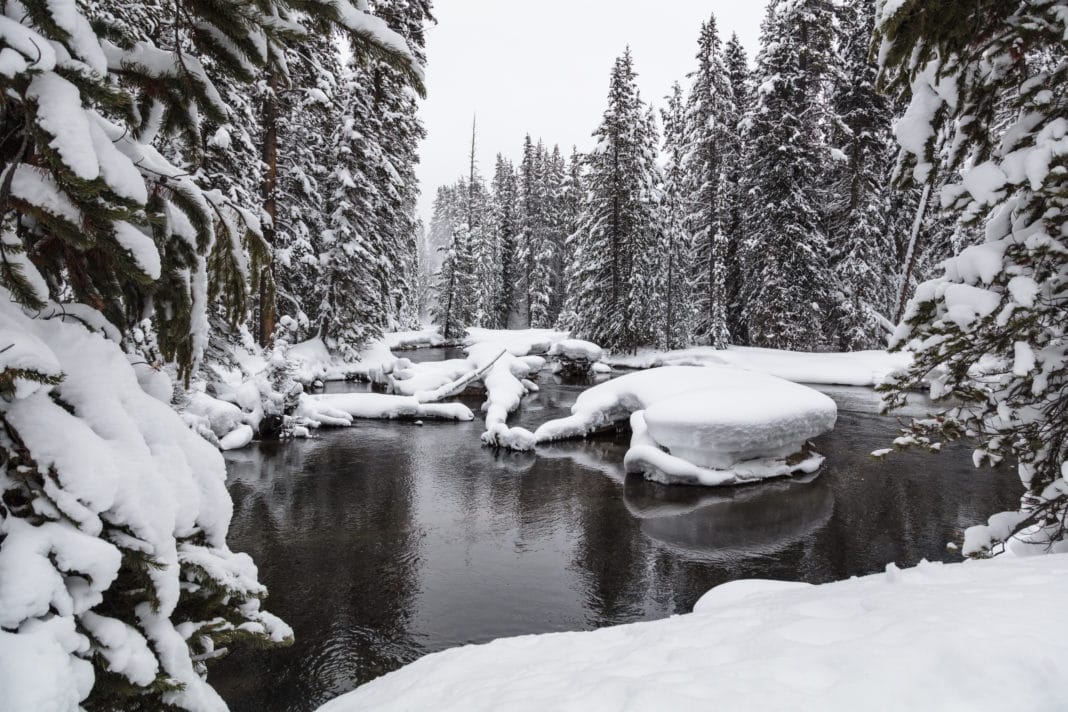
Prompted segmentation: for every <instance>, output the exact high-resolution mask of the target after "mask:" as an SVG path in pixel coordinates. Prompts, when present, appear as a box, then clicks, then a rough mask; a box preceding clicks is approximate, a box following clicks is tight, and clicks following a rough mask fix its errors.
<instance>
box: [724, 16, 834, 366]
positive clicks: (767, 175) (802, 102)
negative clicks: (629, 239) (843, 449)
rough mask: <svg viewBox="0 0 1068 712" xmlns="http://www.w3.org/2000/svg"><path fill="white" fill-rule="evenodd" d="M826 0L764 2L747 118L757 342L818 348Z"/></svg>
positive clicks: (826, 278) (830, 20) (750, 293)
mask: <svg viewBox="0 0 1068 712" xmlns="http://www.w3.org/2000/svg"><path fill="white" fill-rule="evenodd" d="M833 32H834V5H833V3H832V2H830V0H779V1H777V2H772V3H771V4H769V6H768V12H767V16H766V17H765V20H764V23H763V26H762V32H761V50H760V55H759V57H758V59H757V65H758V76H757V79H756V82H757V83H758V84H759V89H758V90H757V92H756V97H755V99H754V102H753V107H752V109H751V111H750V113H749V115H748V116H747V117H746V121H747V124H748V130H749V139H748V140H749V175H750V178H749V194H748V212H747V214H746V221H745V224H746V228H745V229H746V236H745V239H746V243H745V258H744V261H745V263H746V267H745V269H746V273H747V274H746V287H747V288H746V299H745V303H746V304H745V308H746V314H745V315H746V322H747V330H748V335H749V339H750V342H751V343H752V344H753V345H755V346H766V347H771V348H781V349H796V350H819V349H822V348H826V347H827V343H826V340H825V339H824V336H823V334H824V328H823V323H824V314H825V310H826V305H827V304H828V302H829V296H828V295H829V292H830V280H831V277H830V274H829V270H828V265H827V254H828V245H827V235H826V232H825V230H824V226H823V215H822V204H823V194H822V191H821V190H820V189H819V186H820V185H821V181H822V179H823V176H824V174H825V170H826V165H827V158H828V150H827V148H828V147H827V143H826V135H825V134H826V126H825V125H824V122H823V121H822V119H821V117H824V116H826V114H827V107H826V104H825V92H824V82H825V80H826V76H827V62H828V59H829V57H830V56H831V52H832V47H831V41H832V37H833Z"/></svg>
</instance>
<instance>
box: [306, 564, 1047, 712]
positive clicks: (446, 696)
mask: <svg viewBox="0 0 1068 712" xmlns="http://www.w3.org/2000/svg"><path fill="white" fill-rule="evenodd" d="M1007 597H1011V598H1012V599H1013V600H1011V601H1010V600H1006V599H1007ZM1066 598H1068V555H1066V554H1055V555H1050V556H1041V557H1030V558H1025V559H1011V558H1007V557H999V558H997V559H993V560H989V561H969V562H966V563H962V564H931V563H921V564H920V565H919V566H917V567H915V568H912V569H905V570H900V569H898V568H897V567H896V566H894V565H893V564H890V565H889V566H887V570H886V573H880V574H875V575H871V576H864V577H862V578H854V579H849V580H847V581H839V582H836V583H830V584H824V585H821V586H808V585H805V584H784V583H783V582H775V581H736V582H732V583H727V584H724V585H723V586H719V587H717V588H714V589H712V590H711V591H710V592H709V593H707V594H706V595H705V596H704V597H703V598H702V599H701V600H700V601H699V602H698V604H697V606H695V612H694V613H691V614H688V615H681V616H672V617H671V618H667V619H665V620H659V621H653V622H648V623H632V624H629V625H620V626H613V627H609V628H602V629H600V630H595V631H591V632H574V633H553V634H546V635H529V636H523V637H518V638H504V639H501V640H496V641H493V642H492V643H489V644H486V645H468V646H465V647H461V648H453V649H451V650H446V651H444V652H440V653H435V654H433V655H428V656H426V657H424V658H422V659H421V660H418V661H416V662H415V663H412V664H411V665H408V666H406V667H404V668H402V669H400V670H398V671H397V672H394V673H391V674H389V675H386V676H384V677H381V678H379V679H377V680H373V681H371V682H369V683H367V684H366V685H364V686H362V687H360V688H358V689H357V690H355V691H354V692H351V693H349V694H347V695H344V696H342V697H340V698H338V699H336V700H333V701H332V702H329V703H327V704H326V705H325V706H323V707H322V708H320V712H350V711H355V710H377V711H378V712H390V711H391V710H406V711H407V712H415V711H417V710H435V712H449V711H450V710H463V711H464V712H483V711H487V712H488V711H489V710H494V711H495V710H510V711H512V712H528V711H529V712H535V711H539V712H540V710H583V711H584V712H601V711H602V710H604V711H605V712H607V711H609V710H622V709H626V710H629V711H630V712H645V711H646V710H648V711H649V712H659V711H660V710H697V709H700V710H713V709H714V710H795V711H802V712H803V711H805V710H820V711H821V712H822V711H824V710H873V709H874V710H991V711H993V710H1008V709H1019V710H1054V709H1068V676H1065V675H1063V674H1062V673H1061V672H1060V671H1061V670H1063V664H1062V663H1061V662H1058V661H1063V660H1065V659H1068V636H1065V635H1064V631H1065V630H1066V629H1068V609H1066V608H1065V606H1064V601H1065V600H1066ZM1021 604H1022V605H1021ZM1036 622H1040V624H1037V625H1036Z"/></svg>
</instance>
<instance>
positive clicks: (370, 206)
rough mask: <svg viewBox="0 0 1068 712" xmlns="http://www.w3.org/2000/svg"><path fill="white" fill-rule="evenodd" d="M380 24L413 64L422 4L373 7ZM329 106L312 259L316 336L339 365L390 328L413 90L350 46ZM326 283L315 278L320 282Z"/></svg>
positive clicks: (402, 292) (404, 285)
mask: <svg viewBox="0 0 1068 712" xmlns="http://www.w3.org/2000/svg"><path fill="white" fill-rule="evenodd" d="M373 10H374V11H375V12H376V13H378V14H381V16H382V17H381V19H382V21H384V22H386V23H387V24H386V26H387V27H389V29H390V30H391V31H394V32H395V33H396V36H397V37H400V38H402V41H403V42H404V43H405V47H407V48H408V51H409V52H410V53H411V56H413V57H414V59H415V61H416V62H418V63H421V62H423V60H424V56H423V51H422V43H423V35H422V32H423V30H422V28H423V23H424V22H426V21H429V20H430V19H431V18H430V16H429V3H424V2H412V3H409V2H403V1H401V0H381V1H380V2H377V3H374V4H373ZM352 49H353V54H352V57H351V61H350V62H349V64H348V66H347V67H346V71H345V72H344V74H343V79H342V83H341V87H340V88H339V91H338V99H339V101H340V102H341V105H342V106H341V112H340V113H341V116H340V120H338V121H337V122H336V123H335V124H334V130H333V136H334V139H333V141H334V148H333V154H332V155H334V156H336V159H335V165H334V167H333V173H332V177H331V178H330V179H328V181H327V185H328V186H330V187H329V192H328V195H329V200H328V203H327V205H328V212H329V214H330V220H329V223H328V226H327V227H328V229H327V230H326V231H325V232H324V233H323V241H324V248H325V249H323V250H322V252H321V256H320V258H319V261H320V269H319V271H320V275H319V277H318V279H319V280H320V281H321V283H322V284H321V287H320V288H321V289H322V290H324V297H323V298H322V300H321V301H320V306H319V319H318V322H319V326H320V333H321V335H322V336H323V337H324V338H325V340H326V342H327V345H328V346H329V347H330V348H332V349H333V350H335V351H336V352H337V353H338V354H339V355H341V356H343V357H345V358H355V357H356V355H357V354H358V353H359V350H360V349H361V348H362V346H363V345H364V344H365V343H366V342H367V341H368V340H370V339H373V338H375V337H377V336H378V335H379V334H380V333H381V332H382V330H383V329H386V328H389V327H391V326H397V325H398V319H399V315H400V313H401V312H402V311H403V310H404V309H405V307H404V304H405V300H406V299H407V298H408V297H407V296H406V295H407V293H408V292H409V291H410V286H409V282H410V280H411V279H412V275H411V274H409V272H410V271H411V270H412V269H413V268H414V264H415V252H416V245H415V240H416V236H415V216H414V209H415V198H416V192H415V191H416V188H415V187H414V185H415V180H414V166H415V162H416V160H417V158H416V155H415V151H416V144H417V142H418V140H419V139H421V138H422V136H423V129H422V126H421V124H420V123H419V121H418V118H417V117H416V116H415V110H416V105H415V94H416V93H417V92H419V91H421V86H420V85H419V84H415V83H412V82H411V81H410V77H409V76H408V75H407V74H406V73H404V72H403V71H400V69H399V68H398V67H396V66H393V65H392V64H391V63H390V62H389V61H387V60H385V59H383V58H379V57H375V56H369V55H368V54H367V53H366V52H365V51H364V50H363V48H362V45H359V44H354V45H353V47H352ZM323 272H325V273H326V274H327V275H328V278H327V279H323V277H322V274H323Z"/></svg>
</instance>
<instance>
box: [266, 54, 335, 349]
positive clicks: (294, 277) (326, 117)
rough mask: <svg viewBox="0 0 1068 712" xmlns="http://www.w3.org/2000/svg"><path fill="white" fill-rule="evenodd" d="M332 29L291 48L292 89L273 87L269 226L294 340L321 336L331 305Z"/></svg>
mask: <svg viewBox="0 0 1068 712" xmlns="http://www.w3.org/2000/svg"><path fill="white" fill-rule="evenodd" d="M335 40H336V37H335V36H334V35H332V34H328V35H326V36H320V37H316V38H314V39H312V40H309V41H308V42H306V43H304V44H303V45H301V46H299V47H296V48H294V49H292V50H291V51H290V52H289V54H288V56H287V61H286V64H287V66H288V68H289V75H290V81H291V86H290V87H288V88H278V89H276V90H275V91H276V92H277V104H278V112H279V119H278V136H277V142H278V153H279V155H280V156H281V160H280V161H279V162H278V189H277V193H278V199H277V203H278V205H277V207H276V211H275V218H274V221H273V227H274V260H273V262H274V264H273V272H274V275H275V277H274V279H275V282H276V283H277V311H278V313H279V314H280V315H284V316H289V317H290V319H292V320H293V322H294V323H295V324H296V325H297V330H296V333H293V334H291V338H294V339H307V338H310V337H313V336H319V335H320V334H322V335H324V336H326V335H327V334H325V333H322V332H323V327H324V325H325V324H324V320H327V319H328V318H329V316H328V314H329V311H328V312H327V313H325V314H324V313H321V311H322V310H323V308H324V307H326V308H327V309H330V308H331V302H330V301H329V299H328V297H329V289H328V287H327V285H326V280H324V279H323V270H324V268H325V269H327V270H329V269H331V268H332V265H330V264H329V263H326V264H324V258H327V259H328V258H329V256H330V255H331V254H332V253H331V252H330V250H331V248H332V245H328V244H327V240H329V237H328V236H330V232H329V230H330V228H331V224H330V222H329V219H330V217H331V214H330V211H329V210H328V209H327V210H324V207H325V205H326V201H325V197H326V196H327V195H328V191H329V189H330V185H331V180H332V179H333V178H334V175H335V174H334V170H335V166H334V165H333V164H334V161H333V160H331V159H332V157H334V156H336V155H337V152H338V147H337V146H336V145H334V133H335V132H336V130H337V127H338V125H339V124H340V123H341V122H342V115H341V110H340V97H339V92H340V90H341V86H340V82H341V75H342V68H341V57H340V54H339V53H338V51H337V48H336V45H335Z"/></svg>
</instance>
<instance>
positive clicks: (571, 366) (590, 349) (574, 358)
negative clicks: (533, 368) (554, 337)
mask: <svg viewBox="0 0 1068 712" xmlns="http://www.w3.org/2000/svg"><path fill="white" fill-rule="evenodd" d="M603 355H604V351H603V350H602V349H601V347H600V346H598V345H597V344H595V343H593V342H591V341H583V340H581V339H563V340H561V341H557V342H556V343H554V344H553V345H552V347H551V348H550V349H549V358H550V359H552V361H553V372H554V373H559V374H562V375H564V376H575V377H582V376H588V375H589V374H591V373H596V372H597V371H596V370H595V369H596V367H597V366H604V365H605V364H602V363H600V360H601V356H603Z"/></svg>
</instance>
